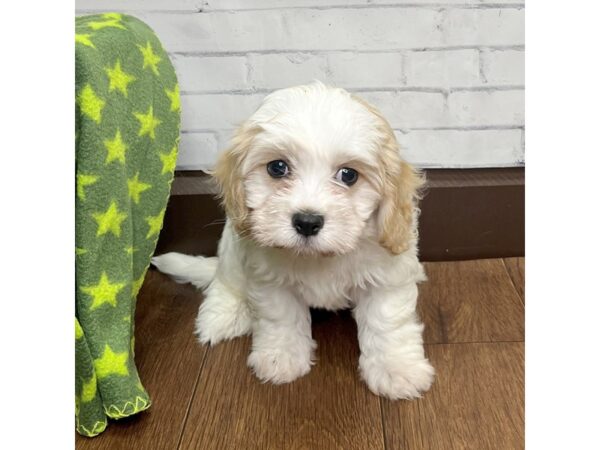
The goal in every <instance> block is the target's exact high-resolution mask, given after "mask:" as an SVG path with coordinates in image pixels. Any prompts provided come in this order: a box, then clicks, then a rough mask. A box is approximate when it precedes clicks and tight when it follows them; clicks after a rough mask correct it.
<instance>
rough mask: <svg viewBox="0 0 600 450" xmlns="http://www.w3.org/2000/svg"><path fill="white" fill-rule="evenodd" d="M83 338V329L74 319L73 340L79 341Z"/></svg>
mask: <svg viewBox="0 0 600 450" xmlns="http://www.w3.org/2000/svg"><path fill="white" fill-rule="evenodd" d="M82 337H83V328H81V325H79V321H78V320H77V319H75V339H81V338H82Z"/></svg>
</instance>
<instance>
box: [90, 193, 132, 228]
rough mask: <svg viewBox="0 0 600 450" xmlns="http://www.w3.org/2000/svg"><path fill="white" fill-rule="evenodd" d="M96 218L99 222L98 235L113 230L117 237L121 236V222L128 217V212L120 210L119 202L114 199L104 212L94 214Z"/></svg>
mask: <svg viewBox="0 0 600 450" xmlns="http://www.w3.org/2000/svg"><path fill="white" fill-rule="evenodd" d="M92 217H94V220H95V221H96V222H97V223H98V231H97V232H96V236H102V235H103V234H106V233H108V232H111V233H112V234H114V235H115V236H116V237H120V236H121V223H122V222H123V221H124V220H125V219H126V218H127V214H125V213H122V212H119V209H118V208H117V203H116V202H115V201H112V202H111V203H110V206H109V207H108V209H107V210H106V212H104V213H94V214H92Z"/></svg>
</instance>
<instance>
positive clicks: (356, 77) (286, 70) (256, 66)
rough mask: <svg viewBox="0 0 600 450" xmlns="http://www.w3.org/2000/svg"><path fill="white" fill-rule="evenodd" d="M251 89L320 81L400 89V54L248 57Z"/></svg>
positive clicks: (361, 86) (345, 53)
mask: <svg viewBox="0 0 600 450" xmlns="http://www.w3.org/2000/svg"><path fill="white" fill-rule="evenodd" d="M248 61H249V65H250V67H251V81H250V85H251V87H255V88H260V89H278V88H283V87H289V86H293V85H297V84H305V83H309V82H311V81H313V80H320V81H323V82H324V83H328V84H332V85H335V86H340V87H344V88H380V87H398V86H401V85H402V55H401V54H399V53H354V52H333V53H328V54H327V55H320V54H319V55H311V54H307V53H288V54H274V55H257V54H254V55H252V54H251V55H250V56H249V60H248Z"/></svg>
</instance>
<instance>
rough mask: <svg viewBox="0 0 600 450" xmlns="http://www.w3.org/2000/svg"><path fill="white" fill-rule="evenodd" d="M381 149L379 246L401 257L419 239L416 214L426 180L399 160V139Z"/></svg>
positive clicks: (390, 141) (392, 140) (393, 139)
mask: <svg viewBox="0 0 600 450" xmlns="http://www.w3.org/2000/svg"><path fill="white" fill-rule="evenodd" d="M390 133H392V134H391V138H390V139H389V141H388V143H387V144H385V145H384V146H383V148H382V149H381V153H382V155H381V163H382V164H383V167H382V170H383V171H384V172H383V173H384V186H383V196H382V200H381V203H380V205H379V213H378V214H379V215H378V217H377V221H378V225H379V243H380V244H381V245H382V246H383V247H385V248H387V249H388V250H389V251H390V252H391V253H393V254H395V255H398V254H400V253H402V252H403V251H405V250H407V249H408V246H409V243H410V241H411V240H412V239H415V238H416V233H417V230H416V221H415V220H414V219H415V217H414V216H415V214H418V209H417V200H418V199H419V188H421V186H423V184H424V179H423V178H422V176H421V175H420V174H419V173H418V172H417V171H415V169H414V168H413V167H412V166H411V165H410V164H408V163H407V162H405V161H402V160H401V159H400V156H399V154H398V151H399V149H398V144H397V142H396V137H395V136H394V134H393V132H392V131H391V130H390Z"/></svg>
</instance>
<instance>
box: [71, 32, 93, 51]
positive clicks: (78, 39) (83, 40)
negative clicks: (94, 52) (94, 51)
mask: <svg viewBox="0 0 600 450" xmlns="http://www.w3.org/2000/svg"><path fill="white" fill-rule="evenodd" d="M90 37H92V35H91V34H77V33H75V43H76V44H82V45H85V46H87V47H92V48H96V46H95V45H94V43H93V42H92V41H91V39H90Z"/></svg>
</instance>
